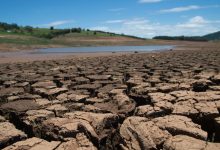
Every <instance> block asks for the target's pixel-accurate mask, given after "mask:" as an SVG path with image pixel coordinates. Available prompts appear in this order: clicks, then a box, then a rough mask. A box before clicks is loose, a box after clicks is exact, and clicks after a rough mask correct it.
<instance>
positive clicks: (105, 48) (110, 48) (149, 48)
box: [35, 45, 174, 53]
mask: <svg viewBox="0 0 220 150" xmlns="http://www.w3.org/2000/svg"><path fill="white" fill-rule="evenodd" d="M173 47H174V46H171V45H153V46H100V47H68V48H46V49H38V50H36V51H35V53H95V52H134V51H138V52H149V51H158V50H168V49H172V48H173Z"/></svg>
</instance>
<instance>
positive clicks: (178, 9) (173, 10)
mask: <svg viewBox="0 0 220 150" xmlns="http://www.w3.org/2000/svg"><path fill="white" fill-rule="evenodd" d="M218 7H219V5H210V6H198V5H189V6H182V7H175V8H170V9H163V10H160V12H161V13H177V12H184V11H190V10H198V9H206V8H218Z"/></svg>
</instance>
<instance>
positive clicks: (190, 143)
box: [163, 135, 220, 150]
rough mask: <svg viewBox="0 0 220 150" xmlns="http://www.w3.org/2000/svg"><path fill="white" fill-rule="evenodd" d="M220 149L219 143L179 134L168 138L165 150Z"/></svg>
mask: <svg viewBox="0 0 220 150" xmlns="http://www.w3.org/2000/svg"><path fill="white" fill-rule="evenodd" d="M189 149H190V150H219V149H220V144H219V143H210V142H206V141H202V140H199V139H195V138H193V137H189V136H185V135H177V136H174V137H171V138H170V139H168V140H167V141H166V142H165V143H164V145H163V150H189Z"/></svg>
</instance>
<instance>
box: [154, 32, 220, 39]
mask: <svg viewBox="0 0 220 150" xmlns="http://www.w3.org/2000/svg"><path fill="white" fill-rule="evenodd" d="M153 39H160V40H180V41H215V40H220V31H218V32H215V33H211V34H207V35H204V36H188V37H187V36H173V37H171V36H156V37H154V38H153Z"/></svg>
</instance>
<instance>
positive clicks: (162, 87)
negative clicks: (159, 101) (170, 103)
mask: <svg viewBox="0 0 220 150" xmlns="http://www.w3.org/2000/svg"><path fill="white" fill-rule="evenodd" d="M156 87H157V88H158V91H159V92H163V93H169V92H172V91H175V90H178V84H170V83H167V84H164V83H160V84H157V85H156Z"/></svg>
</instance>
